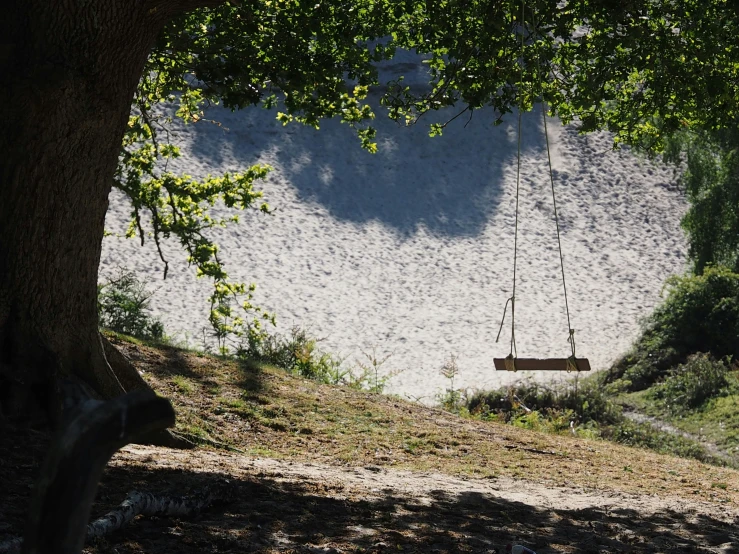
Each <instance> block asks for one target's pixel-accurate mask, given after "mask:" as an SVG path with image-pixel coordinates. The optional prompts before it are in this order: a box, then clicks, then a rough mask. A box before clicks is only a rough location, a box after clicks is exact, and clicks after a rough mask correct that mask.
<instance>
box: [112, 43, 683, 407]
mask: <svg viewBox="0 0 739 554" xmlns="http://www.w3.org/2000/svg"><path fill="white" fill-rule="evenodd" d="M390 70H391V68H388V72H389V73H388V75H389V74H390ZM421 70H423V71H427V67H425V66H423V65H422V64H420V63H419V60H418V59H417V58H412V57H409V58H408V59H405V58H403V59H401V60H399V61H398V67H396V68H395V71H396V72H404V73H405V74H406V75H408V76H409V78H410V76H411V75H415V77H414V79H415V81H413V82H420V81H421V79H420V77H418V75H417V73H418V72H419V71H421ZM372 98H373V99H372V102H375V104H376V102H377V100H378V98H377V97H376V96H373V97H372ZM375 107H377V109H378V117H377V119H376V120H375V122H374V123H373V124H374V125H375V126H376V127H377V130H378V139H377V140H378V153H377V154H374V155H373V154H369V153H367V152H365V151H363V150H361V148H360V146H359V141H358V140H357V138H356V136H355V134H354V132H353V131H352V130H351V129H350V128H348V127H347V126H346V125H341V124H340V123H339V122H338V121H325V122H322V123H321V129H320V130H315V129H312V128H309V127H305V126H301V125H289V126H287V127H283V126H282V124H281V123H280V122H279V121H277V120H276V119H275V112H274V111H269V110H264V109H260V108H249V109H245V110H241V111H237V112H231V111H230V110H226V109H223V108H220V107H217V106H214V107H212V108H210V109H208V110H207V111H206V119H211V118H212V119H214V120H216V121H218V122H220V125H214V124H212V123H209V122H208V121H203V122H200V123H197V124H194V125H186V126H185V125H175V126H174V127H173V129H172V134H171V137H172V140H173V141H174V142H175V143H176V144H178V145H180V146H181V148H182V154H183V155H182V157H181V158H179V159H177V160H173V161H172V162H171V163H170V164H169V166H168V168H169V169H170V170H174V171H177V172H180V171H181V172H183V173H186V174H190V175H193V176H195V177H197V178H203V177H205V176H206V175H208V174H212V175H218V174H221V173H223V172H224V171H237V170H240V169H244V168H245V167H248V166H249V165H250V164H253V163H257V162H258V163H264V164H269V165H270V166H272V167H273V168H274V169H273V171H272V172H271V173H270V174H269V175H268V176H267V178H266V180H264V181H263V182H258V183H257V188H259V189H261V190H263V191H264V195H265V196H264V198H265V200H266V201H267V202H269V204H270V206H271V207H272V208H274V209H275V212H274V214H273V216H267V215H265V214H262V213H258V212H250V213H245V214H241V221H240V223H239V224H237V225H231V226H229V227H228V228H226V229H213V230H211V231H209V235H211V236H213V237H214V239H215V241H216V242H217V243H218V245H219V247H220V250H219V253H220V257H221V259H222V260H223V261H224V264H225V268H226V270H227V271H228V273H229V275H230V276H231V277H232V278H234V279H235V280H238V281H243V282H246V283H255V284H256V285H257V291H256V295H255V297H254V302H255V303H257V304H258V305H260V306H263V307H265V308H266V309H268V310H270V311H273V312H274V313H275V314H276V316H277V323H278V328H277V329H276V331H277V332H280V333H285V332H288V331H289V329H290V328H291V327H292V326H293V325H297V326H298V327H300V328H302V329H308V330H310V332H311V334H312V335H313V336H318V337H322V338H325V340H324V341H323V343H322V345H323V346H324V347H325V349H326V350H327V351H330V352H335V353H338V354H340V355H342V356H346V357H348V358H349V359H350V360H355V359H363V355H362V350H364V351H368V350H371V349H372V348H373V347H376V348H377V350H378V352H379V353H381V354H383V355H386V354H391V357H390V359H389V360H388V362H387V364H386V369H389V370H400V371H402V373H400V374H399V375H398V376H397V377H396V378H395V379H393V381H392V382H391V383H390V387H391V390H392V391H393V392H396V393H398V394H401V395H406V394H407V395H411V396H412V397H413V398H423V399H424V401H425V402H430V401H432V400H433V398H434V396H435V395H436V394H437V393H438V392H439V391H440V390H442V389H443V387H444V386H445V383H444V379H443V378H442V377H441V376H440V375H439V374H438V369H439V368H440V367H441V365H442V364H443V363H444V362H445V361H446V359H447V358H448V357H449V355H450V353H454V354H456V355H457V356H458V357H459V364H460V368H461V374H460V376H459V386H460V387H462V388H466V387H470V388H480V389H489V388H494V387H497V386H499V385H501V384H505V383H507V382H510V376H508V375H505V374H501V372H498V373H496V372H495V371H494V370H493V369H492V363H491V359H492V358H493V357H496V356H505V355H507V354H508V349H509V344H508V340H507V339H508V338H509V332H510V328H509V324H510V315H509V319H508V321H507V322H506V326H505V328H504V333H503V336H502V338H501V341H500V342H499V343H496V342H495V334H496V333H497V330H498V326H499V324H500V320H501V318H502V316H503V307H504V305H505V302H506V300H507V299H508V298H509V297H510V295H511V280H512V264H513V242H514V240H513V238H514V237H513V234H514V227H515V225H514V213H515V203H516V196H515V189H516V167H517V163H516V154H517V132H516V117H515V114H511V116H510V117H508V118H506V120H505V121H504V123H503V124H502V125H499V126H494V125H493V121H494V119H495V116H494V114H493V113H492V112H491V111H490V110H487V109H483V110H478V111H475V115H474V117H473V118H472V119H471V120H469V121H468V120H467V118H466V117H464V118H459V119H458V120H455V121H454V122H453V123H452V124H450V125H449V126H448V127H447V128H446V129H445V131H444V135H443V136H441V137H436V138H429V137H428V128H427V124H428V123H430V122H431V121H432V120H444V119H445V118H448V117H451V116H452V115H453V114H454V113H456V112H454V111H453V110H452V109H449V110H447V111H442V112H440V113H438V114H428V116H427V117H428V119H426V118H424V119H422V120H421V122H419V124H418V125H415V126H410V127H401V126H398V125H397V124H395V123H394V122H392V121H390V120H389V119H387V118H386V117H385V116H384V115H381V114H383V112H382V111H381V110H382V109H383V108H380V107H378V106H375ZM537 108H538V107H537ZM548 130H549V139H550V143H551V145H552V164H553V169H554V179H555V187H556V190H557V205H558V209H559V216H560V227H561V232H562V246H563V253H564V259H565V269H566V275H567V282H568V293H569V302H570V309H571V312H572V314H571V315H572V325H573V327H574V328H575V329H576V331H577V339H578V353H579V354H580V355H582V356H586V357H588V358H589V359H590V360H591V363H592V365H593V367H594V368H595V369H606V368H607V367H609V365H610V363H611V362H613V361H614V360H615V359H616V358H617V357H618V356H620V355H621V354H623V353H624V352H625V351H626V350H627V349H628V347H629V346H630V345H631V343H632V341H633V340H634V339H635V338H636V336H637V334H638V330H639V327H638V321H639V319H640V318H641V317H643V316H646V315H647V314H648V313H649V312H650V311H651V309H652V308H653V307H654V306H655V304H657V303H658V302H659V300H660V292H661V290H662V286H663V283H664V280H665V279H666V278H667V277H668V276H669V275H671V274H675V273H682V272H683V271H684V269H685V264H686V258H685V254H686V244H685V239H684V235H683V232H682V230H681V229H680V225H679V221H680V218H681V216H682V214H683V213H684V211H685V208H686V202H685V199H684V197H683V195H682V193H681V192H680V191H679V190H678V187H677V175H676V174H675V173H674V171H673V168H672V167H670V166H668V165H665V164H662V163H658V162H652V161H649V160H646V159H644V158H640V157H638V156H637V155H635V154H634V153H632V152H631V151H630V150H628V149H623V150H618V151H614V150H613V144H612V137H611V136H609V135H608V134H606V133H593V134H589V135H585V136H581V135H578V132H577V129H576V128H575V127H573V126H566V127H565V126H562V125H561V124H560V123H559V122H558V121H557V120H555V119H552V120H550V121H549V124H548ZM129 213H130V206H129V204H128V202H127V201H126V200H125V198H124V197H123V195H122V194H120V193H118V192H117V191H116V192H114V194H112V195H111V197H110V208H109V211H108V214H107V219H106V228H107V229H108V230H109V231H112V232H117V233H124V232H125V230H126V228H127V221H128V217H129ZM216 213H220V214H222V213H223V212H222V211H219V210H216ZM519 232H520V234H519V252H518V255H519V258H518V263H519V267H518V271H519V273H518V275H519V281H518V284H517V303H516V322H517V329H518V332H517V334H516V339H517V345H518V351H519V353H520V355H521V356H534V357H537V356H538V357H551V356H555V357H556V356H564V355H566V354H567V353H568V345H567V342H566V339H567V336H568V335H567V319H566V316H565V310H564V301H563V294H562V283H561V273H560V268H559V257H558V251H557V237H556V229H555V223H554V219H553V207H552V198H551V190H550V183H549V173H548V165H547V152H546V147H545V141H544V129H543V125H542V120H541V114H540V112H539V111H538V109H537V110H536V111H534V112H531V113H527V114H525V116H524V117H523V131H522V162H521V194H520V218H519ZM163 251H164V254H165V256H166V258H167V259H168V260H169V262H170V263H169V272H168V275H167V279H166V280H162V275H163V270H164V266H163V264H162V262H161V261H160V259H159V255H158V253H157V251H156V248H155V247H154V245H153V241H151V240H150V239H147V242H146V245H145V246H144V247H143V248H142V247H141V245H140V243H139V240H138V237H137V238H136V239H133V240H127V239H124V238H118V237H116V236H108V237H106V239H105V241H104V248H103V254H102V258H101V274H102V276H103V278H105V277H107V276H109V275H110V274H111V273H112V272H114V271H115V269H116V267H117V266H118V265H122V266H126V267H128V268H129V269H131V270H135V271H136V272H137V274H138V275H139V277H140V278H142V280H144V281H145V282H147V283H148V284H149V285H150V288H151V289H152V291H154V296H153V298H152V307H153V308H154V311H155V315H157V316H158V317H160V318H161V319H162V321H163V323H164V324H165V327H166V328H167V330H168V332H170V333H173V334H174V333H176V334H177V337H178V338H179V339H180V340H183V341H189V343H190V344H200V343H201V339H202V336H203V332H202V331H203V329H204V328H206V329H209V324H208V320H207V315H208V307H209V304H208V301H207V298H208V295H209V286H210V284H209V283H208V281H207V280H205V279H195V278H194V269H193V268H191V267H188V265H187V262H186V254H185V252H184V250H183V249H182V247H181V246H180V245H179V243H178V242H177V241H176V240H175V239H171V240H169V241H164V243H163ZM534 377H535V378H536V379H537V380H538V381H542V382H543V381H545V380H548V379H552V378H558V377H559V376H558V375H553V374H551V373H546V372H539V374H538V375H535V376H534Z"/></svg>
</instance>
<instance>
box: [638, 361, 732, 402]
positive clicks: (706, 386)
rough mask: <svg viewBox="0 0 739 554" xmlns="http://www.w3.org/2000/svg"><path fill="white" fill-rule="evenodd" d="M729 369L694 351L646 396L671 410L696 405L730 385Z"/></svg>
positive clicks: (725, 365) (721, 363)
mask: <svg viewBox="0 0 739 554" xmlns="http://www.w3.org/2000/svg"><path fill="white" fill-rule="evenodd" d="M730 371H731V368H730V367H729V365H728V364H727V363H725V362H724V361H721V360H718V361H717V360H714V359H712V358H711V357H710V356H708V355H706V354H696V355H695V356H691V357H690V358H689V359H688V361H687V362H686V363H684V364H681V365H679V366H678V367H677V368H675V369H674V370H672V371H671V372H670V375H669V377H667V379H665V380H664V382H662V383H659V384H657V385H655V386H654V387H652V388H651V389H650V391H649V395H650V397H651V398H653V399H655V400H660V401H662V402H663V403H664V404H665V406H666V407H667V408H668V409H669V410H670V411H671V412H673V413H679V412H683V411H685V410H690V409H693V408H697V407H699V406H701V405H702V404H704V403H705V402H706V401H707V400H709V399H711V398H713V397H715V396H718V395H719V394H720V393H721V391H722V390H723V389H725V388H726V387H727V386H728V385H729V381H728V376H729V372H730Z"/></svg>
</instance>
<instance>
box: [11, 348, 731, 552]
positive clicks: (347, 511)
mask: <svg viewBox="0 0 739 554" xmlns="http://www.w3.org/2000/svg"><path fill="white" fill-rule="evenodd" d="M117 342H118V346H119V347H120V348H122V349H123V351H124V352H125V353H126V354H127V355H128V356H129V357H130V358H131V359H132V360H133V361H134V362H135V363H136V365H137V367H138V368H139V369H140V371H142V373H143V375H144V377H145V378H146V379H147V380H148V381H149V382H150V383H151V384H152V385H153V386H154V387H155V389H156V390H157V391H159V392H160V393H161V394H163V395H166V396H168V397H170V398H172V400H173V402H174V404H175V407H176V411H177V414H178V423H177V429H178V431H179V432H182V433H184V434H186V435H188V436H190V437H191V438H193V439H195V440H196V441H198V442H200V446H199V447H198V448H197V449H196V450H193V451H171V450H167V449H159V448H153V447H144V446H130V447H126V448H125V449H124V450H123V451H122V452H121V453H119V454H117V455H116V456H115V457H114V459H113V461H112V462H111V464H110V465H109V468H108V469H107V471H106V474H105V477H104V479H103V483H102V485H101V489H100V493H99V498H98V501H97V504H96V505H95V506H94V508H93V515H94V516H99V515H100V514H102V513H103V512H104V511H106V510H107V509H109V508H110V507H112V506H114V505H117V504H118V503H119V502H120V501H121V500H122V499H123V498H124V497H125V495H126V493H127V492H129V491H130V490H131V489H132V488H136V489H139V490H151V491H154V492H161V493H169V494H185V493H189V492H195V491H197V490H199V489H202V488H203V487H204V486H206V485H213V484H220V486H224V485H223V479H227V480H228V483H227V484H226V485H225V487H226V490H228V491H229V493H228V495H227V498H226V499H225V500H224V502H221V503H218V504H216V505H214V506H213V507H211V508H210V509H208V510H206V511H205V512H204V513H203V514H202V515H201V516H198V517H195V518H182V519H176V518H175V519H172V518H154V519H147V518H143V519H139V520H137V521H136V522H134V524H132V525H131V526H130V527H128V528H127V529H125V530H124V531H122V532H119V533H117V534H114V535H111V536H110V538H109V540H108V541H107V542H103V543H101V544H99V545H97V546H92V547H90V548H89V549H88V550H86V552H89V553H96V554H97V553H112V552H118V553H133V552H150V553H160V552H161V553H164V552H174V551H176V552H183V553H188V552H198V553H201V552H204V551H205V552H216V551H218V552H306V553H307V552H390V551H393V552H398V551H403V552H429V551H434V552H460V551H462V552H464V551H469V552H493V551H494V548H496V547H499V546H500V545H502V544H505V543H506V542H509V541H521V542H523V543H525V544H528V545H529V546H531V547H533V548H534V549H535V550H536V551H537V552H538V553H539V554H541V553H542V552H543V553H548V552H549V553H551V552H596V551H600V552H604V551H605V552H654V551H672V550H679V551H681V552H732V551H734V550H732V549H733V548H734V546H732V543H735V541H736V540H737V537H736V535H735V530H734V527H733V525H734V524H735V522H736V518H737V517H738V516H739V504H738V503H739V472H736V471H733V470H730V469H725V468H719V467H714V466H708V465H703V464H701V463H698V462H694V461H691V460H686V459H680V458H673V457H669V456H663V455H657V454H654V453H652V452H649V451H646V450H640V449H630V448H626V447H622V446H619V445H615V444H611V443H607V442H603V441H592V440H584V439H578V438H575V437H569V436H553V435H544V434H539V433H535V432H531V431H527V430H523V429H517V428H513V427H510V426H504V425H500V424H494V423H485V422H479V421H472V420H466V419H461V418H458V417H456V416H453V415H451V414H448V413H446V412H443V411H440V410H437V409H433V408H429V407H426V406H422V405H418V404H413V403H409V402H406V401H404V400H401V399H397V398H393V397H388V396H381V395H376V394H369V393H365V392H361V391H355V390H351V389H348V388H342V387H332V386H326V385H319V384H317V383H315V382H312V381H307V380H304V379H300V378H297V377H294V376H291V375H288V374H286V373H284V372H282V371H279V370H276V369H272V368H269V367H265V366H257V365H254V364H241V365H239V364H238V363H236V362H234V361H230V360H224V359H218V358H213V357H210V356H206V355H203V354H198V353H196V352H191V351H185V350H180V349H175V348H154V347H151V346H146V345H143V344H135V343H129V342H121V341H117ZM20 436H21V435H19V434H18V432H17V431H15V432H14V431H12V430H6V432H4V433H3V434H2V442H3V444H2V445H0V447H1V448H2V449H3V451H4V452H9V453H10V456H7V457H4V459H3V464H4V466H3V471H4V472H5V476H6V479H5V482H6V483H8V489H7V491H8V492H7V493H6V495H5V500H4V502H3V510H2V513H1V514H0V542H2V541H3V540H4V539H6V538H8V537H9V536H12V535H16V534H18V533H19V529H21V528H22V519H23V514H24V512H25V509H26V505H25V502H26V499H27V497H28V493H29V488H28V485H29V483H30V480H31V479H32V475H33V472H34V469H35V467H36V464H37V463H38V460H39V458H40V455H41V453H42V452H43V446H44V440H43V437H41V436H38V437H37V436H36V435H32V439H33V440H31V441H29V440H28V439H27V434H26V435H22V436H23V437H26V438H24V441H23V443H21V442H20V440H19V437H20Z"/></svg>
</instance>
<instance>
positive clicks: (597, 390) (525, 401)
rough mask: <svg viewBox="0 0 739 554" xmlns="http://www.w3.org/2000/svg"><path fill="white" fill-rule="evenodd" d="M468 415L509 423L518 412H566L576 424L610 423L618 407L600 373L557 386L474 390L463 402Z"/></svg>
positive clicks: (617, 415) (527, 384)
mask: <svg viewBox="0 0 739 554" xmlns="http://www.w3.org/2000/svg"><path fill="white" fill-rule="evenodd" d="M467 409H468V410H469V412H470V413H471V414H475V415H481V416H484V417H487V418H492V417H493V416H497V417H496V419H501V420H503V421H508V422H510V421H511V420H512V419H515V418H516V417H518V416H519V415H521V414H529V413H531V412H539V413H540V415H541V414H550V415H556V417H559V415H561V414H564V413H567V414H569V415H570V419H568V420H567V425H566V427H567V428H568V429H569V427H570V421H572V422H573V426H574V425H575V424H578V425H587V424H589V423H590V422H595V423H598V424H611V423H616V422H618V421H621V419H622V414H621V408H620V407H619V406H617V405H616V404H615V403H614V402H613V394H612V392H611V390H610V389H609V388H608V387H605V386H603V384H602V382H601V381H600V376H596V378H589V379H587V380H584V381H583V382H581V383H574V382H569V383H565V384H562V385H559V386H556V385H546V384H542V383H536V382H519V383H516V384H515V385H513V386H511V387H508V388H501V389H497V390H493V391H487V392H478V393H475V394H473V395H472V396H471V397H470V398H469V399H468V401H467Z"/></svg>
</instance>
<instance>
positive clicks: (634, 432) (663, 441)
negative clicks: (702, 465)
mask: <svg viewBox="0 0 739 554" xmlns="http://www.w3.org/2000/svg"><path fill="white" fill-rule="evenodd" d="M602 436H603V438H605V439H607V440H610V441H613V442H618V443H621V444H625V445H627V446H637V447H642V448H648V449H650V450H654V451H656V452H659V453H661V454H672V455H675V456H682V457H684V458H695V459H696V460H700V461H702V462H708V463H713V464H716V465H725V462H724V461H723V460H720V459H718V458H716V457H714V456H712V455H711V454H709V453H708V452H707V451H706V449H705V448H704V447H703V446H701V445H700V444H699V443H697V442H695V441H693V440H690V439H688V438H686V437H682V436H680V435H676V434H672V433H666V432H664V431H659V430H657V429H655V428H654V427H652V426H651V425H649V424H648V423H638V422H635V421H630V420H624V421H622V422H621V423H619V424H618V425H614V426H610V427H606V428H604V429H603V433H602Z"/></svg>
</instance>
